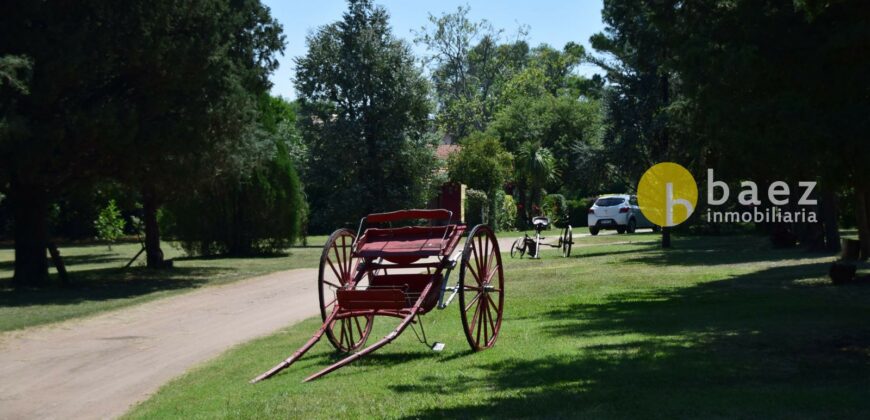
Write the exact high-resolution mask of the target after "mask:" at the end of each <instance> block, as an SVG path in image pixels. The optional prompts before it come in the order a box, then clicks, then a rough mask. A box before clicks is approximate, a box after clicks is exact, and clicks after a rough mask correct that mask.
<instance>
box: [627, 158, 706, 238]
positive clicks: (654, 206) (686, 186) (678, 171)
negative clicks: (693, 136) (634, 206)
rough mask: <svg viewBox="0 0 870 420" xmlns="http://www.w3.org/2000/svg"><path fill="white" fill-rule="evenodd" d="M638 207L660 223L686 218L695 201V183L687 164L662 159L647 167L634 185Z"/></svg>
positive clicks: (647, 216) (672, 224) (692, 209)
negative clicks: (635, 186) (662, 160)
mask: <svg viewBox="0 0 870 420" xmlns="http://www.w3.org/2000/svg"><path fill="white" fill-rule="evenodd" d="M637 201H638V205H639V206H640V211H641V212H642V213H643V215H644V216H645V217H646V218H647V219H649V221H651V222H653V223H655V224H657V225H659V226H668V227H670V226H676V225H678V224H680V223H683V222H685V221H686V220H687V219H688V218H689V216H691V215H692V212H693V211H695V205H696V204H697V203H698V185H697V184H695V178H694V177H692V174H691V173H689V171H688V170H686V168H684V167H682V166H680V165H678V164H676V163H671V162H662V163H659V164H656V165H654V166H653V167H652V168H649V169H647V171H646V172H644V174H643V176H642V177H641V178H640V182H639V183H638V185H637Z"/></svg>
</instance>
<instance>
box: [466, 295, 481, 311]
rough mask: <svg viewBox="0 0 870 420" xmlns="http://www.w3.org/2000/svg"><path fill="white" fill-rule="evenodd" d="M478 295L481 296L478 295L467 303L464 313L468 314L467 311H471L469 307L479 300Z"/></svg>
mask: <svg viewBox="0 0 870 420" xmlns="http://www.w3.org/2000/svg"><path fill="white" fill-rule="evenodd" d="M480 295H481V294H480V293H478V294H476V295H474V297H473V298H471V302H468V305H465V312H468V310H469V309H471V305H474V302H477V300H478V299H479V298H480Z"/></svg>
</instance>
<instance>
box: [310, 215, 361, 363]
mask: <svg viewBox="0 0 870 420" xmlns="http://www.w3.org/2000/svg"><path fill="white" fill-rule="evenodd" d="M354 239H356V238H355V236H354V234H353V232H351V231H350V230H349V229H339V230H337V231H335V232H334V233H333V234H332V235H330V236H329V239H328V240H327V241H326V245H324V246H323V253H322V254H321V255H320V269H319V270H318V274H317V286H318V295H319V298H320V317H321V319H322V320H323V322H326V319H327V318H328V317H329V315H330V314H332V313H333V312H334V311H335V310H336V305H337V303H338V299H337V297H336V294H337V292H338V290H339V289H342V288H348V287H353V284H352V283H353V282H354V281H355V280H354V273H355V272H356V270H357V265H358V264H359V258H354V256H353V253H352V252H351V245H353V241H354ZM373 321H374V317H373V316H371V315H360V316H353V317H348V318H341V319H335V320H332V321H331V322H330V323H329V325H328V327H327V328H326V338H327V339H329V342H330V343H331V344H332V346H333V347H335V349H336V350H338V351H340V352H344V353H349V352H351V351H354V350H356V349H358V348H360V347H362V345H363V344H365V342H366V340H367V339H368V337H369V334H370V333H371V332H372V323H373Z"/></svg>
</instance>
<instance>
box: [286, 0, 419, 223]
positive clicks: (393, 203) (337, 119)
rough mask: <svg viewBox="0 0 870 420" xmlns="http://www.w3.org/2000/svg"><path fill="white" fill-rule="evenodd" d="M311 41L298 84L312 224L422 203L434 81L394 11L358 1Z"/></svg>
mask: <svg viewBox="0 0 870 420" xmlns="http://www.w3.org/2000/svg"><path fill="white" fill-rule="evenodd" d="M307 44H308V53H307V54H306V55H305V56H303V57H300V58H298V59H297V61H296V80H295V83H296V89H297V91H298V92H299V105H300V109H299V125H300V127H301V129H302V134H303V137H304V138H305V141H306V145H307V148H308V158H307V162H306V165H305V166H306V167H305V178H306V181H307V183H308V185H309V187H308V189H307V192H308V198H309V200H310V204H311V226H312V229H314V230H324V231H325V230H329V229H334V228H335V227H338V226H343V225H346V224H350V223H354V222H356V221H358V220H359V218H360V217H362V216H364V215H365V214H368V213H371V212H374V211H384V210H394V209H397V208H407V207H415V206H420V205H423V204H424V203H425V202H426V199H427V198H428V197H426V196H425V195H426V192H427V191H428V190H429V189H428V185H427V183H428V180H429V179H430V178H431V177H432V173H433V169H434V168H435V157H434V144H433V142H434V141H435V138H434V137H433V136H431V135H427V132H428V129H429V127H430V121H429V113H430V111H431V104H430V102H429V100H428V97H427V94H428V84H427V82H426V80H425V79H424V78H423V76H422V75H421V73H420V70H419V69H418V68H417V67H416V66H415V65H414V56H413V55H412V54H411V52H410V49H409V47H408V45H407V44H405V42H403V41H401V40H399V39H396V38H395V37H394V36H393V34H392V32H391V31H390V27H389V17H388V15H387V12H386V11H385V10H384V9H383V8H381V7H376V6H374V5H373V4H372V2H371V1H368V0H351V1H349V2H348V10H347V12H345V14H344V16H343V18H342V20H340V21H338V22H336V23H332V24H329V25H326V26H323V27H320V28H318V29H317V30H316V31H315V32H314V33H313V34H311V35H310V36H309V37H308V39H307Z"/></svg>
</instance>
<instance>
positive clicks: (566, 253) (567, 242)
mask: <svg viewBox="0 0 870 420" xmlns="http://www.w3.org/2000/svg"><path fill="white" fill-rule="evenodd" d="M566 220H567V218H566ZM549 224H550V220H549V219H548V218H546V217H540V216H539V217H535V218H534V219H532V225H533V226H534V227H535V236H534V237H530V236H529V234H528V233H523V237H522V238H518V239H517V240H516V241H514V243H513V245H511V258H517V257H519V258H523V256H525V255H526V254H529V258H541V246H542V245H546V246H549V247H552V248H562V256H563V257H565V258H568V257H570V256H571V247H572V245H574V237H573V233H572V229H571V224H570V223H567V224H565V227H564V228H562V234H561V235H559V241H558V242H557V243H554V244H549V243H541V241H542V240H544V239H546V238H545V237H543V236H541V231H542V230H544V229H545V228H547V226H549Z"/></svg>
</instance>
